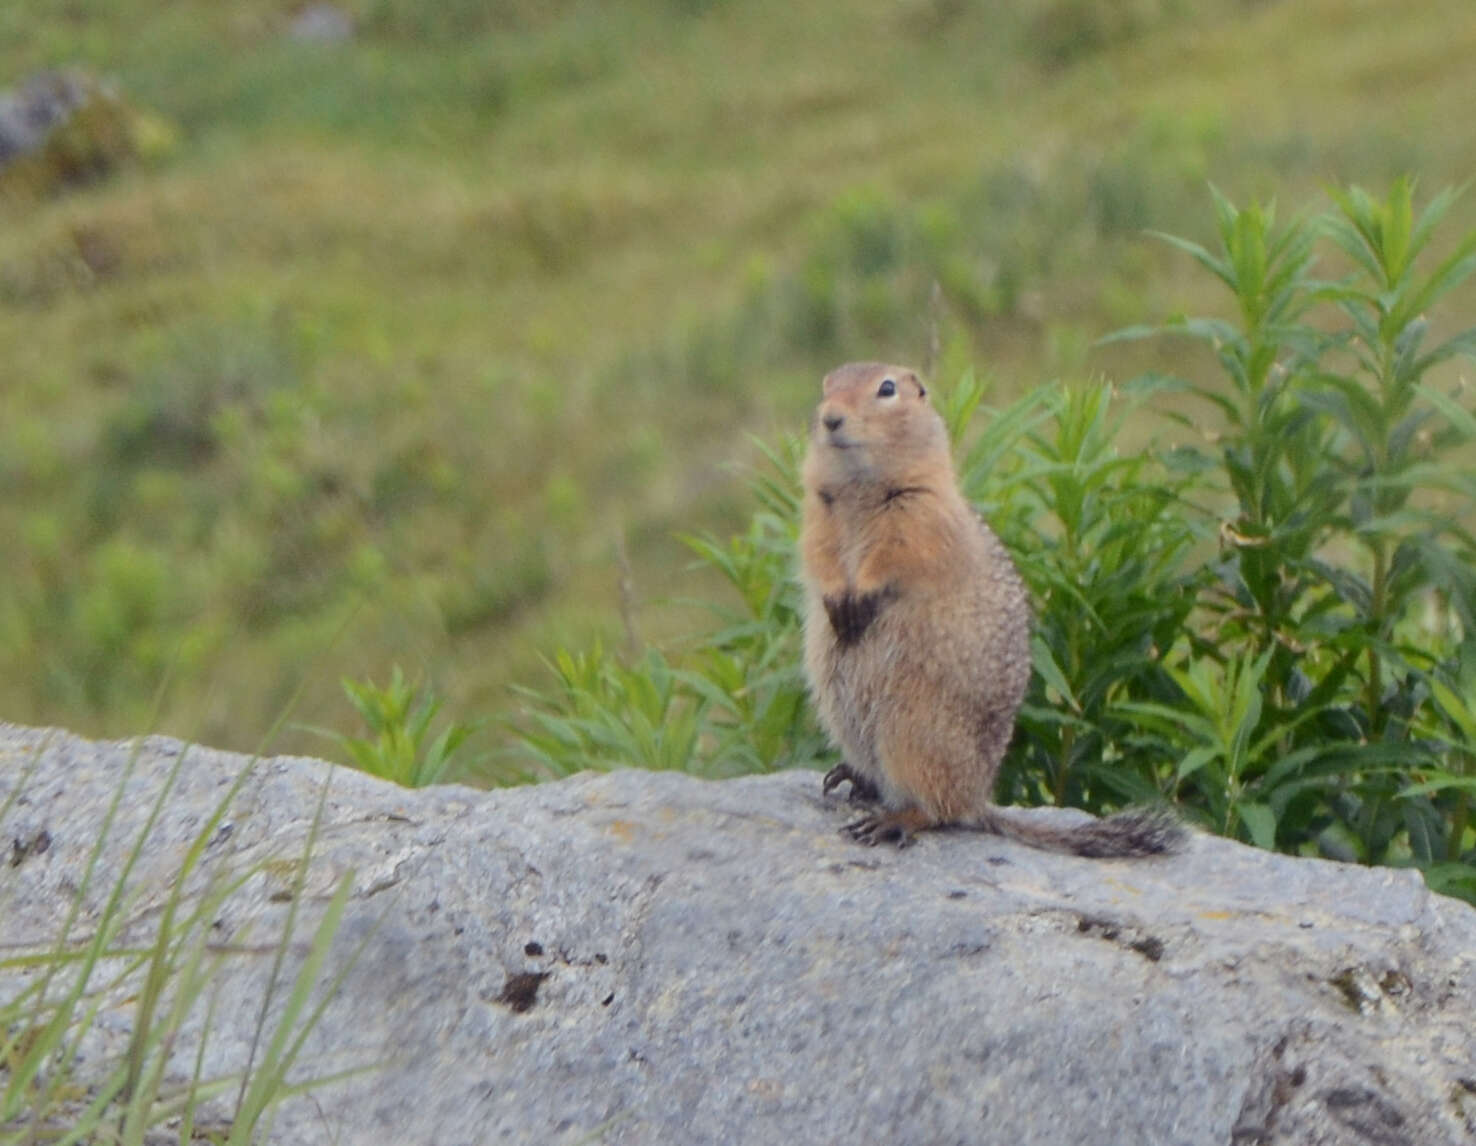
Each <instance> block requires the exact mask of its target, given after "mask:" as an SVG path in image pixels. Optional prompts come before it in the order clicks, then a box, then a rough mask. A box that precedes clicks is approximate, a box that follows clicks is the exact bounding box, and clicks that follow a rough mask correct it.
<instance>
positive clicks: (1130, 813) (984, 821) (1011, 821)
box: [969, 807, 1189, 859]
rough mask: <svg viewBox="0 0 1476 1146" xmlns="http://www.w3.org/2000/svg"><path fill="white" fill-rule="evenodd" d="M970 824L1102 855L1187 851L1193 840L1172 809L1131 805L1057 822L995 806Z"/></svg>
mask: <svg viewBox="0 0 1476 1146" xmlns="http://www.w3.org/2000/svg"><path fill="white" fill-rule="evenodd" d="M969 826H970V827H973V828H976V829H978V830H979V831H981V832H990V833H992V834H994V835H997V836H1005V837H1007V838H1009V839H1013V840H1019V841H1020V842H1021V843H1025V844H1030V845H1031V846H1032V847H1037V848H1046V849H1048V850H1050V851H1057V852H1071V853H1074V854H1075V855H1079V856H1092V857H1094V858H1100V859H1117V858H1131V857H1136V856H1156V855H1171V854H1172V853H1174V852H1179V851H1183V850H1184V846H1185V844H1186V843H1187V842H1188V840H1189V833H1188V830H1187V829H1186V828H1185V827H1184V824H1183V822H1182V821H1181V820H1180V819H1179V817H1178V816H1176V815H1175V814H1174V813H1173V812H1172V811H1170V810H1169V809H1168V808H1128V809H1126V810H1124V811H1121V812H1116V813H1114V814H1113V815H1110V816H1107V817H1105V818H1103V819H1100V820H1094V821H1092V822H1090V823H1085V824H1074V825H1072V826H1070V827H1059V826H1057V825H1055V824H1043V823H1039V822H1035V821H1027V820H1025V819H1023V818H1019V817H1017V816H1015V815H1013V814H1012V813H1011V812H1010V811H1009V810H1007V809H1005V808H997V807H991V808H990V809H989V810H988V811H987V812H985V813H984V815H982V816H980V817H978V818H976V819H974V820H973V821H972V822H971V823H970V825H969Z"/></svg>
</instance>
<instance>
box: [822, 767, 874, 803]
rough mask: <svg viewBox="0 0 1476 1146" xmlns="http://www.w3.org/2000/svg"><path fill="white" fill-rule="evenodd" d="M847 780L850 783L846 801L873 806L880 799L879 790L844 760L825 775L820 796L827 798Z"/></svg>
mask: <svg viewBox="0 0 1476 1146" xmlns="http://www.w3.org/2000/svg"><path fill="white" fill-rule="evenodd" d="M847 780H849V781H850V783H851V794H850V796H849V797H848V800H849V801H850V803H852V804H875V803H876V802H877V801H878V800H880V799H881V789H880V788H878V787H877V786H876V785H875V784H874V783H872V782H871V781H870V780H868V779H867V778H866V777H865V776H863V775H861V773H859V772H857V771H856V770H855V769H854V768H852V767H851V766H850V765H849V764H847V763H846V762H845V761H844V760H842V761H841V762H840V763H839V764H837V765H836V766H835V767H834V768H832V769H831V770H830V771H829V772H827V773H825V779H824V780H823V781H821V783H820V794H821V795H822V796H828V795H830V793H831V792H832V791H833V790H835V789H836V788H838V787H840V786H841V785H842V784H843V783H845V782H846V781H847Z"/></svg>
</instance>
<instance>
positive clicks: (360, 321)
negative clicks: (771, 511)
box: [0, 0, 1476, 751]
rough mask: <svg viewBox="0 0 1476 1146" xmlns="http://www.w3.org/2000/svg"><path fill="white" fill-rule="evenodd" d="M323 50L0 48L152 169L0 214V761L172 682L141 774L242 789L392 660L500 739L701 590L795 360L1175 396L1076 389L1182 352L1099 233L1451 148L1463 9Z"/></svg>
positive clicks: (571, 32) (18, 29)
mask: <svg viewBox="0 0 1476 1146" xmlns="http://www.w3.org/2000/svg"><path fill="white" fill-rule="evenodd" d="M346 7H347V8H348V9H350V10H351V11H352V12H353V14H354V15H355V16H356V17H357V20H358V31H357V34H356V36H355V38H354V39H353V40H351V41H349V42H347V43H343V44H338V45H329V44H312V43H299V42H296V41H294V40H292V39H291V37H290V36H289V35H287V29H288V27H289V25H290V22H291V19H292V17H293V15H294V14H295V11H296V6H295V4H294V3H289V2H287V0H243V2H242V3H239V4H233V5H229V6H221V5H218V4H210V3H205V2H203V0H183V2H181V3H176V4H170V5H165V6H160V5H155V4H144V3H141V2H138V0H107V2H106V3H104V2H103V0H65V2H62V0H25V2H23V3H18V4H11V5H6V6H5V10H4V12H3V13H0V82H4V83H14V82H18V81H19V80H20V79H21V78H22V77H24V76H25V75H28V74H30V73H31V72H33V71H34V70H36V69H38V68H41V67H44V66H50V65H55V64H61V63H74V62H75V63H81V64H85V65H88V66H90V67H92V68H94V69H96V70H97V71H98V72H100V73H102V74H104V75H107V76H111V77H114V78H115V79H116V80H117V82H118V85H119V87H120V90H121V91H123V92H124V93H126V96H127V98H128V99H130V100H131V101H132V102H133V103H134V104H135V105H137V106H138V107H139V108H141V109H145V110H147V111H148V112H149V113H150V114H151V115H153V116H154V117H156V118H157V120H158V121H159V122H162V123H164V124H167V125H168V130H167V131H165V130H162V129H159V128H158V127H157V126H156V128H155V130H154V132H153V133H152V138H154V139H155V140H156V143H157V141H158V140H159V139H160V138H162V139H163V140H164V141H165V142H166V143H167V144H168V145H167V146H164V145H163V144H159V145H157V146H155V147H154V148H153V149H152V150H150V151H149V152H148V157H147V158H145V159H144V160H142V161H140V162H138V163H135V164H132V165H128V166H126V167H124V168H122V169H120V170H118V171H116V172H114V173H113V174H112V175H111V176H110V177H109V178H106V179H104V180H101V181H98V182H95V183H92V184H89V185H85V186H81V187H73V188H71V189H69V190H67V191H66V192H65V193H63V194H60V195H56V196H52V197H47V198H44V199H39V200H38V199H35V198H26V197H19V196H11V197H9V198H8V199H7V200H6V201H5V203H4V205H3V206H0V216H3V218H0V344H3V345H4V346H5V348H6V351H5V354H4V355H3V356H0V403H3V417H0V537H5V538H7V539H9V540H8V542H7V545H8V552H9V553H10V559H9V560H7V561H5V562H3V563H0V712H3V713H4V715H5V716H6V717H7V718H9V719H12V720H19V721H23V722H30V723H42V724H45V723H60V724H65V725H67V726H70V727H73V728H76V729H79V730H81V731H85V732H90V733H94V734H104V735H125V734H130V733H133V732H135V731H137V730H138V728H139V726H140V722H141V721H142V720H143V719H144V718H145V716H146V715H147V712H148V706H149V703H150V698H151V696H152V694H153V690H154V688H155V687H156V685H157V683H158V681H159V679H160V677H161V674H162V673H163V672H164V671H165V669H166V666H168V665H170V664H171V663H173V664H174V665H175V666H176V670H177V671H176V674H175V677H174V680H175V684H174V685H173V687H172V688H171V690H170V694H169V700H168V702H167V705H166V710H165V713H164V716H163V720H162V723H163V726H164V729H165V730H168V731H173V732H176V733H178V734H181V735H187V736H188V735H198V736H200V737H202V738H205V739H208V740H209V741H211V742H214V743H219V744H222V745H226V746H233V747H237V748H249V747H250V746H252V745H254V744H255V743H256V742H257V740H258V739H259V736H260V733H261V731H262V730H263V729H264V728H266V727H267V725H268V724H270V722H271V721H272V719H273V718H274V717H275V716H277V715H278V714H279V713H280V711H281V709H282V707H283V705H284V703H285V699H286V698H287V697H288V696H290V695H292V694H293V692H294V690H295V689H296V688H297V687H298V685H299V684H305V687H304V690H303V699H302V702H301V704H300V706H299V708H298V711H297V712H296V713H295V719H298V720H300V721H301V722H302V723H304V724H308V725H314V726H331V727H339V728H345V729H347V728H350V727H351V726H352V725H353V722H354V721H355V716H354V713H353V711H352V709H351V708H350V706H349V705H348V703H347V702H346V700H345V698H344V696H343V695H342V693H341V691H340V689H339V686H338V679H339V678H340V677H341V676H343V675H353V676H370V677H374V678H375V679H378V680H379V681H380V682H381V683H384V682H385V681H387V680H388V678H389V675H390V671H391V666H392V665H393V664H394V663H396V662H398V663H400V664H402V665H403V666H404V667H405V670H406V674H407V676H408V677H409V678H410V679H412V680H423V681H428V682H431V683H434V685H435V686H436V688H437V689H438V690H439V692H440V693H441V694H442V695H443V696H444V697H445V698H446V702H447V707H446V710H445V711H446V714H447V715H448V716H454V717H456V718H460V719H465V720H472V719H475V718H479V717H481V716H484V715H487V714H490V713H494V712H497V711H501V710H504V709H505V708H506V707H507V704H508V697H509V693H508V685H509V683H510V682H521V683H524V684H537V683H538V682H539V681H541V680H547V679H548V678H547V677H545V676H543V675H542V674H543V673H544V671H545V670H544V669H543V667H542V664H541V661H540V657H542V656H545V655H551V652H552V650H554V649H556V648H558V647H560V646H565V647H571V648H583V647H587V646H588V645H589V644H590V643H591V642H592V641H593V640H594V639H595V638H602V639H603V641H604V644H605V647H607V648H616V647H619V646H621V645H622V644H623V642H624V640H625V637H624V625H623V623H622V621H621V619H620V617H621V609H620V601H621V588H620V586H621V583H622V580H626V581H628V582H629V584H630V585H631V586H632V588H631V590H630V593H629V600H631V601H633V602H635V603H636V605H638V606H640V608H638V609H634V610H632V609H627V610H626V612H627V614H629V615H631V616H632V619H633V624H634V627H635V629H636V631H637V633H638V634H639V635H640V636H641V637H642V638H644V639H648V640H652V641H656V642H658V643H659V642H660V641H661V640H663V639H664V638H666V637H668V636H670V635H671V634H673V633H676V632H681V631H685V630H686V629H688V628H690V627H691V625H692V623H693V620H692V618H691V616H690V615H689V616H686V617H684V616H682V615H681V614H680V612H679V611H676V610H662V609H653V608H649V607H646V606H648V605H649V604H650V603H651V602H654V601H657V600H661V599H665V598H669V597H674V596H687V597H700V598H716V597H717V595H718V594H720V593H721V592H722V589H721V587H720V586H719V585H718V583H717V581H716V580H715V578H713V577H712V576H711V575H709V574H705V573H698V574H696V575H693V574H690V573H688V572H687V571H686V567H687V565H688V555H687V553H686V551H685V550H684V549H683V548H682V547H681V545H680V543H679V542H677V541H676V540H675V539H674V534H676V533H678V532H699V531H702V530H704V529H705V530H711V531H713V532H714V533H715V534H716V535H718V536H721V535H723V534H724V533H726V532H727V531H729V530H731V529H736V528H741V523H742V521H743V519H744V517H745V516H746V513H747V508H748V505H747V502H746V495H745V493H744V490H743V483H742V482H741V481H740V480H737V479H735V477H734V476H733V472H732V468H731V466H732V464H733V463H735V462H737V463H750V462H752V461H753V460H755V458H756V452H755V450H754V448H753V446H752V444H751V442H752V437H751V435H754V434H757V435H758V437H759V438H760V439H763V440H774V439H775V438H776V437H777V436H778V435H779V434H781V433H785V432H789V431H791V430H792V429H793V428H795V427H796V426H798V425H800V424H801V419H802V417H803V414H804V411H805V410H806V409H807V408H808V406H809V405H810V403H811V401H812V397H813V393H814V388H815V378H816V377H817V376H818V373H819V372H820V371H821V370H823V369H824V368H825V367H827V366H829V365H831V364H833V363H834V362H836V361H837V360H840V359H845V358H854V357H870V356H877V357H886V358H894V359H900V360H904V361H909V362H916V363H918V364H919V365H921V366H923V367H929V368H931V369H932V370H933V372H934V373H936V374H938V375H939V376H940V377H942V378H945V379H947V378H952V377H956V376H957V375H958V373H959V372H960V370H961V368H962V367H963V366H964V365H965V364H968V363H975V364H977V365H978V367H979V369H980V370H981V372H983V373H986V374H987V375H988V376H990V377H991V378H992V379H993V380H994V384H995V390H994V393H995V395H996V398H997V399H999V400H1003V399H1006V398H1008V397H1010V396H1012V395H1015V394H1018V393H1022V392H1024V391H1025V390H1027V389H1030V388H1033V387H1035V386H1037V385H1039V384H1041V383H1042V382H1044V381H1045V380H1047V379H1050V378H1053V377H1058V376H1065V377H1071V378H1083V377H1087V376H1090V375H1091V374H1093V373H1095V372H1098V371H1104V372H1106V373H1107V374H1109V375H1110V376H1113V377H1118V378H1126V377H1130V376H1132V375H1133V374H1136V373H1138V372H1139V371H1140V370H1141V369H1143V368H1146V367H1152V366H1157V367H1159V368H1161V369H1165V370H1167V369H1169V368H1170V367H1172V368H1174V369H1175V370H1176V372H1178V373H1180V374H1184V375H1186V376H1188V377H1190V378H1193V379H1198V380H1204V379H1206V378H1208V377H1210V376H1211V372H1212V371H1213V370H1214V361H1213V356H1212V355H1210V354H1208V353H1206V354H1202V355H1197V356H1196V355H1194V354H1192V353H1191V352H1188V351H1186V350H1185V349H1184V348H1183V347H1182V346H1181V345H1177V344H1170V343H1162V344H1157V343H1147V344H1133V345H1114V346H1109V347H1106V348H1103V349H1100V350H1094V349H1093V343H1094V340H1095V339H1096V338H1098V337H1099V336H1100V335H1103V334H1105V333H1107V332H1108V331H1110V330H1113V329H1116V328H1118V327H1121V326H1124V325H1127V324H1131V323H1139V322H1144V321H1151V320H1153V319H1156V318H1158V317H1161V316H1163V315H1166V314H1170V313H1173V312H1176V311H1184V312H1189V313H1199V312H1210V313H1225V311H1224V307H1225V302H1226V300H1223V299H1219V298H1216V297H1215V296H1214V294H1213V293H1212V284H1211V283H1209V282H1207V281H1203V280H1201V279H1199V278H1196V276H1195V275H1194V274H1193V271H1192V268H1191V266H1190V265H1188V263H1187V260H1181V259H1177V258H1175V257H1174V256H1173V252H1172V251H1171V250H1169V249H1168V248H1166V247H1164V246H1163V245H1161V244H1154V243H1151V242H1147V241H1145V240H1144V239H1143V237H1142V235H1141V233H1140V232H1141V229H1142V228H1145V227H1154V228H1160V229H1164V230H1170V231H1175V232H1177V233H1184V234H1189V235H1191V236H1192V237H1194V238H1196V239H1199V240H1203V241H1208V240H1209V238H1210V234H1211V214H1210V213H1209V212H1208V211H1207V210H1206V190H1205V185H1206V180H1207V179H1213V180H1214V182H1215V183H1216V184H1217V185H1218V186H1220V187H1222V188H1223V189H1224V190H1225V191H1226V193H1227V194H1228V195H1230V196H1231V197H1232V198H1233V199H1236V200H1237V201H1245V200H1246V199H1247V198H1248V197H1249V196H1251V195H1255V196H1257V197H1260V198H1269V197H1273V196H1274V197H1276V198H1278V199H1279V200H1280V201H1281V202H1282V203H1283V204H1284V205H1299V204H1307V203H1313V202H1315V201H1317V198H1318V196H1319V195H1320V188H1321V187H1322V186H1323V185H1324V184H1326V183H1328V182H1334V183H1337V184H1342V183H1344V182H1346V181H1350V180H1356V181H1359V182H1362V183H1364V184H1365V185H1367V186H1369V187H1371V188H1374V189H1382V188H1384V187H1386V186H1387V185H1388V181H1389V180H1390V179H1391V178H1392V177H1393V176H1395V175H1397V174H1398V173H1400V172H1403V171H1406V170H1409V171H1416V172H1419V173H1421V175H1422V178H1423V180H1424V186H1425V187H1426V188H1428V189H1429V190H1431V191H1434V190H1437V189H1439V188H1441V187H1444V186H1448V185H1451V184H1455V183H1459V182H1460V181H1462V180H1463V179H1465V178H1467V177H1468V176H1469V174H1470V172H1471V170H1472V163H1471V158H1472V155H1473V150H1476V139H1473V132H1476V127H1473V125H1472V124H1473V121H1472V120H1471V117H1470V116H1469V115H1468V114H1467V112H1468V105H1469V84H1468V79H1467V77H1468V71H1467V67H1466V61H1468V60H1469V59H1470V58H1471V53H1472V50H1473V48H1476V43H1473V40H1476V29H1473V28H1472V26H1471V22H1470V21H1469V20H1467V19H1465V18H1464V17H1465V16H1466V15H1467V14H1468V13H1467V11H1466V6H1465V3H1464V0H1446V2H1441V0H1425V2H1423V3H1421V4H1418V5H1415V6H1414V7H1409V6H1405V7H1404V8H1401V9H1400V10H1398V11H1397V12H1396V11H1392V10H1390V9H1388V7H1387V6H1386V5H1381V4H1377V3H1364V2H1358V0H1353V2H1349V0H1323V2H1317V0H1307V2H1305V3H1295V4H1291V3H1244V2H1242V0H1218V2H1217V0H1206V2H1205V3H1201V4H1196V5H1188V4H1184V3H1176V2H1173V0H1146V2H1141V3H1133V4H1127V5H1119V4H1103V3H1097V2H1095V0H1030V2H1025V3H1021V4H1017V5H1010V6H1007V7H1006V8H1003V9H1001V8H1000V6H998V5H985V4H978V3H970V2H968V0H887V2H885V3H881V2H871V0H863V2H860V3H852V4H845V5H839V4H813V5H794V4H783V3H774V2H769V0H744V2H741V3H740V2H738V0H726V2H723V0H707V2H701V0H638V2H634V3H628V4H620V5H608V4H594V3H579V2H575V0H565V2H559V3H552V4H544V3H540V4H532V3H523V2H521V0H494V2H487V3H482V2H477V3H470V2H466V3H457V2H453V3H442V4H437V5H421V4H419V3H413V2H411V0H349V2H348V3H346ZM1309 37H1315V42H1316V50H1315V51H1308V50H1307V44H1308V43H1309V42H1311V41H1310V40H1309ZM1455 212H1456V216H1455V225H1453V226H1452V227H1451V228H1450V230H1451V233H1453V234H1459V233H1462V230H1463V228H1464V227H1465V226H1468V225H1469V224H1470V223H1471V221H1472V220H1473V218H1476V213H1473V212H1476V204H1473V201H1472V200H1470V199H1467V200H1465V201H1462V202H1461V203H1459V204H1458V205H1457V206H1456V208H1455ZM1460 297H1461V299H1463V300H1465V301H1457V302H1455V303H1452V304H1451V305H1450V306H1448V307H1447V308H1445V310H1444V311H1443V312H1442V313H1444V314H1445V315H1447V316H1449V320H1450V321H1452V322H1454V321H1457V320H1458V316H1459V315H1460V314H1461V313H1462V307H1465V308H1466V309H1467V312H1469V299H1470V294H1469V293H1467V294H1465V295H1463V296H1460ZM1216 308H1219V309H1216ZM1438 321H1440V320H1437V323H1438ZM935 332H936V336H935ZM1126 432H1127V433H1128V435H1129V438H1130V439H1131V438H1132V435H1133V434H1134V433H1136V431H1135V430H1134V429H1133V428H1132V427H1129V428H1128V429H1127V431H1126ZM622 547H623V552H624V553H625V554H626V555H627V557H628V562H627V564H626V568H627V570H628V574H623V573H622V565H621V561H620V560H619V558H618V557H617V554H618V553H619V552H621V551H622ZM290 746H291V747H294V748H296V749H299V750H304V751H310V750H321V747H322V743H321V741H319V740H317V739H315V738H313V737H312V736H311V735H309V734H308V733H305V732H304V733H297V734H295V739H293V740H292V741H291V744H290Z"/></svg>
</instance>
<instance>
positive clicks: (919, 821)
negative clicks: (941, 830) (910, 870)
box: [841, 807, 939, 848]
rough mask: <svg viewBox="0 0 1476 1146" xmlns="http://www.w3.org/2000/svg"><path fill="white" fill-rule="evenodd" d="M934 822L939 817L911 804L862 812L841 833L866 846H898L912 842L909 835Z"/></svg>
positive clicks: (934, 823)
mask: <svg viewBox="0 0 1476 1146" xmlns="http://www.w3.org/2000/svg"><path fill="white" fill-rule="evenodd" d="M938 826H939V820H938V819H937V817H936V816H933V815H931V814H930V813H928V812H925V811H923V810H922V809H921V808H918V807H912V808H903V809H902V810H901V811H898V812H873V813H871V814H870V815H867V816H862V817H861V818H860V819H859V820H855V821H853V822H851V823H849V824H847V825H846V826H845V827H843V828H842V829H841V833H842V834H843V835H847V836H850V837H851V839H853V840H855V841H856V842H857V843H858V844H865V845H866V846H867V847H875V846H876V845H877V844H880V843H889V844H896V845H897V847H898V848H905V847H907V846H908V845H909V844H911V843H912V840H913V836H914V835H915V834H916V833H917V832H925V831H927V830H928V829H929V828H936V827H938Z"/></svg>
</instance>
